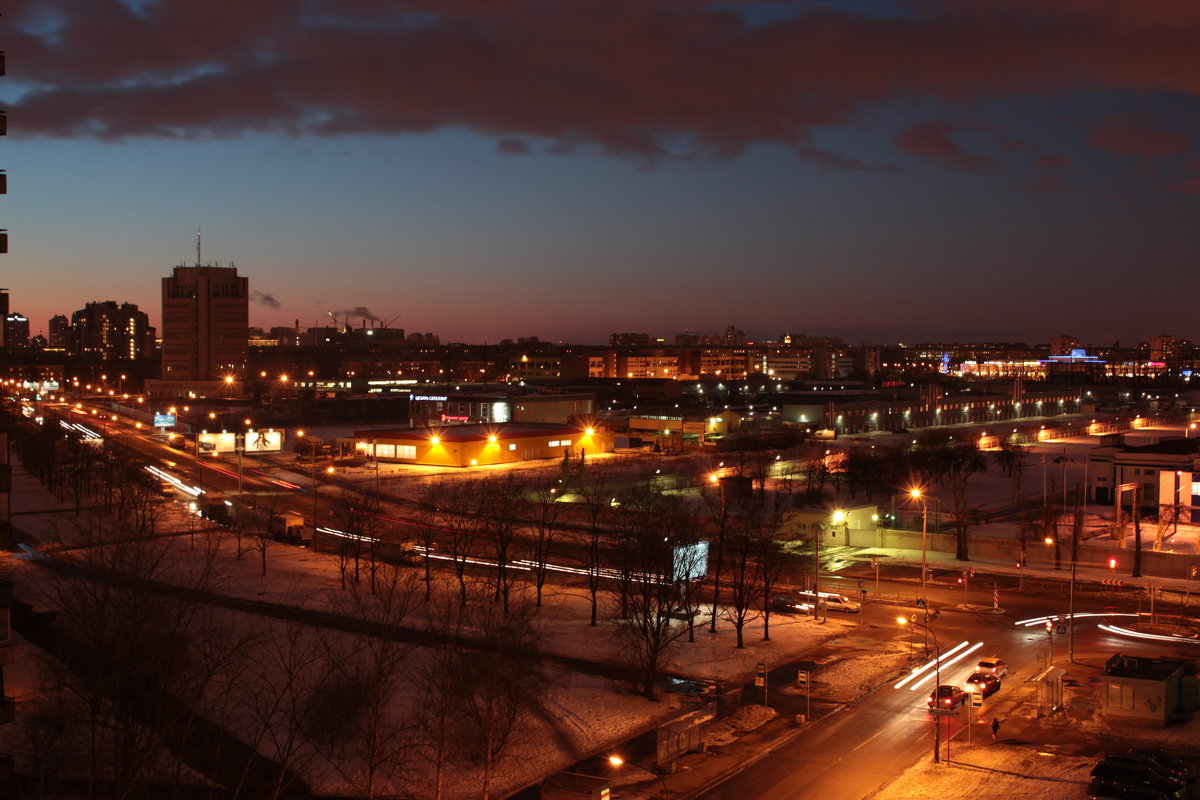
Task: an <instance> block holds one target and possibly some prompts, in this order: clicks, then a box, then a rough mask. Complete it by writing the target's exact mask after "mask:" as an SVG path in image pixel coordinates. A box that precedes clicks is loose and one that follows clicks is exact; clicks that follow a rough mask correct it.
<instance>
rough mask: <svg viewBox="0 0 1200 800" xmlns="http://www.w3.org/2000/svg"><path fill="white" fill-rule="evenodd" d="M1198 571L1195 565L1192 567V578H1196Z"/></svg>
mask: <svg viewBox="0 0 1200 800" xmlns="http://www.w3.org/2000/svg"><path fill="white" fill-rule="evenodd" d="M1196 570H1197V567H1196V566H1195V565H1194V564H1193V565H1192V568H1191V570H1190V572H1191V576H1192V577H1193V578H1194V577H1196Z"/></svg>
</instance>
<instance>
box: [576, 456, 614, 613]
mask: <svg viewBox="0 0 1200 800" xmlns="http://www.w3.org/2000/svg"><path fill="white" fill-rule="evenodd" d="M611 482H612V475H611V473H610V472H609V471H608V470H602V469H597V468H595V467H591V468H589V469H588V470H587V471H586V472H585V473H582V474H581V475H580V482H579V493H580V494H581V495H582V496H583V497H584V499H585V502H586V511H587V528H586V532H585V533H584V546H585V548H586V550H587V585H588V592H589V593H590V595H591V602H592V618H591V625H592V627H595V626H596V624H597V619H598V615H599V607H600V601H599V595H600V580H601V576H602V575H603V570H604V564H603V554H604V540H605V529H604V523H605V520H606V519H607V517H608V514H609V512H610V511H611V509H612V501H611V498H612V489H611V485H610V484H611Z"/></svg>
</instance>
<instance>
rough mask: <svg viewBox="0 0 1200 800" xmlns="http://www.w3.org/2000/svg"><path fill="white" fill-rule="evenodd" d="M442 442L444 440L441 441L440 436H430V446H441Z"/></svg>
mask: <svg viewBox="0 0 1200 800" xmlns="http://www.w3.org/2000/svg"><path fill="white" fill-rule="evenodd" d="M441 441H442V440H441V437H439V436H430V437H429V443H430V444H440V443H441Z"/></svg>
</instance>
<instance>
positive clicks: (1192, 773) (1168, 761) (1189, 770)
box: [1125, 747, 1196, 783]
mask: <svg viewBox="0 0 1200 800" xmlns="http://www.w3.org/2000/svg"><path fill="white" fill-rule="evenodd" d="M1125 752H1127V753H1129V754H1130V755H1137V756H1145V757H1147V758H1152V759H1154V760H1155V761H1157V762H1158V763H1160V764H1162V765H1163V766H1164V767H1169V768H1170V770H1171V772H1173V773H1174V774H1176V775H1179V776H1181V777H1182V778H1183V780H1184V781H1186V782H1187V783H1191V782H1192V781H1194V780H1196V765H1195V764H1193V763H1191V762H1190V761H1185V760H1184V759H1182V758H1180V757H1179V756H1177V755H1175V754H1174V753H1172V752H1171V751H1170V750H1164V749H1162V748H1161V747H1131V748H1130V749H1129V750H1127V751H1125Z"/></svg>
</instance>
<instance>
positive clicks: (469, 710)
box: [458, 603, 544, 800]
mask: <svg viewBox="0 0 1200 800" xmlns="http://www.w3.org/2000/svg"><path fill="white" fill-rule="evenodd" d="M470 619H471V624H472V627H473V628H474V630H475V632H476V635H477V636H478V640H477V641H478V646H477V647H472V648H468V649H463V650H459V651H458V655H459V661H460V667H459V668H460V670H461V671H462V674H463V677H464V694H463V699H464V700H465V711H466V721H467V722H468V723H469V724H468V726H467V729H466V733H467V735H468V737H469V738H468V741H469V742H473V743H474V747H473V748H472V752H474V753H476V754H477V755H481V756H482V771H483V775H482V777H481V779H480V797H481V798H482V799H483V800H488V798H489V797H490V793H491V785H492V781H493V780H494V772H495V768H496V763H497V761H498V760H499V759H500V757H501V756H502V754H503V752H504V749H505V747H506V746H507V744H508V742H509V740H510V739H511V737H512V734H513V732H514V731H516V730H517V729H518V728H519V727H520V726H521V724H522V723H523V722H524V720H525V719H526V718H527V716H528V713H529V709H530V708H533V707H534V706H535V698H536V697H537V695H538V694H539V693H540V692H541V690H542V687H543V684H544V679H543V678H542V675H541V670H540V668H539V666H538V658H537V644H538V639H539V634H538V631H537V629H536V627H535V625H534V622H533V614H532V609H530V608H528V607H526V606H524V605H522V606H520V607H517V606H516V605H514V606H513V607H511V608H510V609H509V610H508V612H504V611H502V610H501V609H497V608H496V606H495V605H494V604H491V605H489V604H487V603H476V604H475V605H474V608H473V610H472V613H471V617H470Z"/></svg>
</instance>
